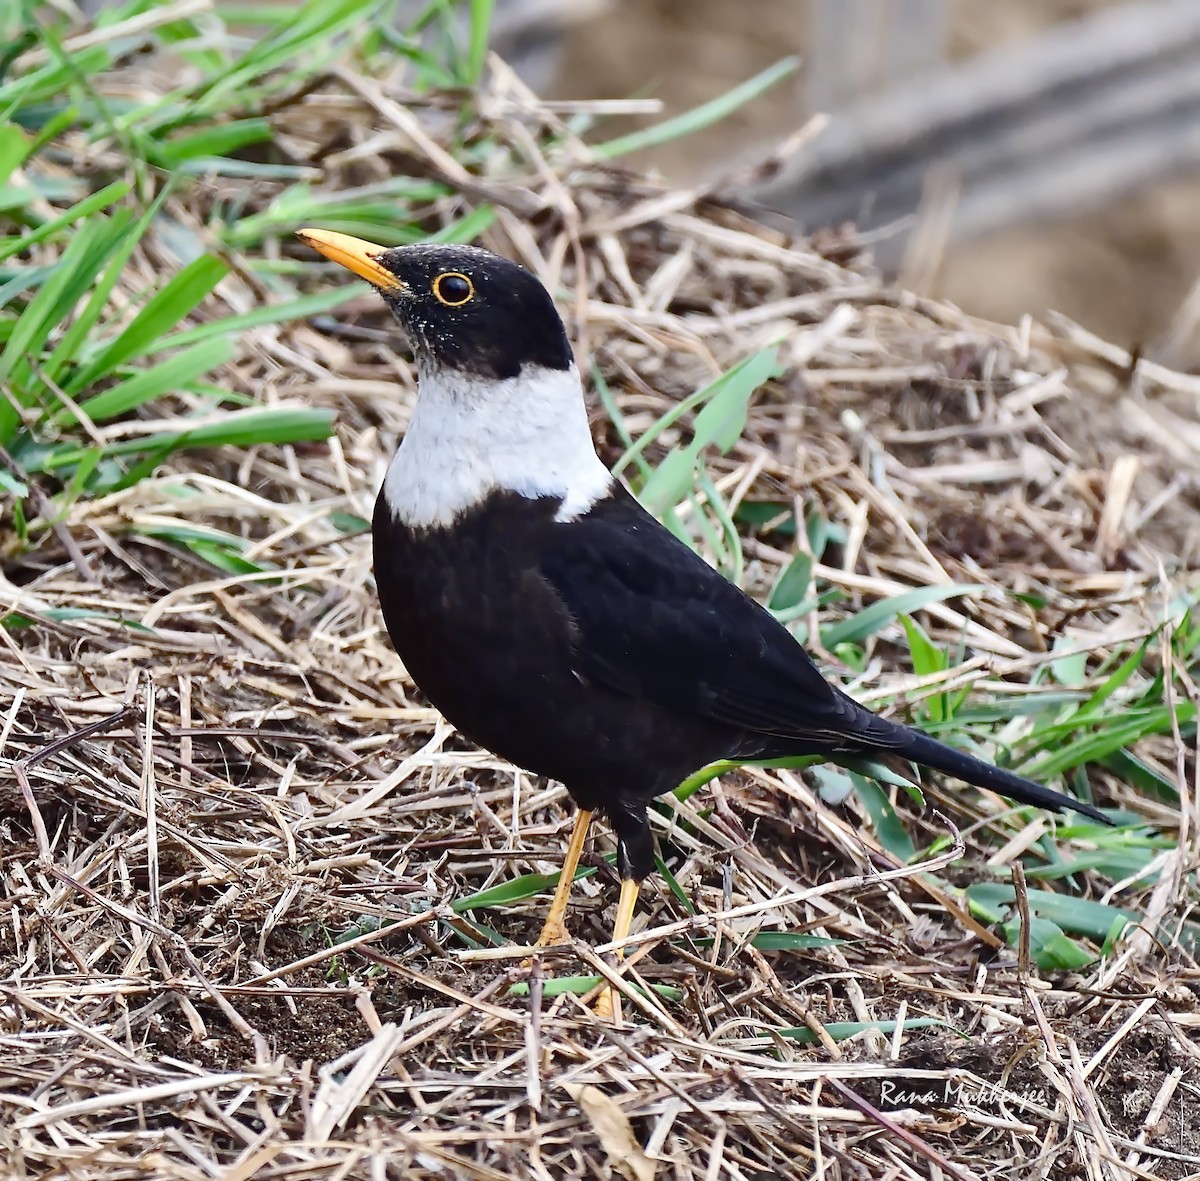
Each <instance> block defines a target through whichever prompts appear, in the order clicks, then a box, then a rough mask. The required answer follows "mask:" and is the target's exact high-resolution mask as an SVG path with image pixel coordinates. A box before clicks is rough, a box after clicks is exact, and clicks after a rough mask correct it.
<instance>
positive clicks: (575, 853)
mask: <svg viewBox="0 0 1200 1181" xmlns="http://www.w3.org/2000/svg"><path fill="white" fill-rule="evenodd" d="M591 822H592V814H591V813H590V812H585V811H583V810H582V809H581V810H580V811H579V812H577V813H576V814H575V827H574V828H573V829H572V830H571V840H570V842H569V843H568V844H567V856H566V859H565V860H564V861H563V867H562V873H561V874H560V875H559V878H558V885H557V886H556V887H555V888H554V897H553V898H552V899H551V900H550V909H549V911H547V913H546V921H545V922H544V923H543V924H542V933H541V934H540V935H539V936H538V941H537V943H536V944H534V946H535V947H554V946H555V945H556V944H559V943H566V942H567V940H568V939H569V938H570V935H568V934H567V924H566V914H567V900H568V899H569V898H570V896H571V883H572V882H573V881H574V880H575V867H576V866H577V865H578V864H579V855H580V854H581V853H582V852H583V843H584V841H585V840H587V833H588V825H589V824H591Z"/></svg>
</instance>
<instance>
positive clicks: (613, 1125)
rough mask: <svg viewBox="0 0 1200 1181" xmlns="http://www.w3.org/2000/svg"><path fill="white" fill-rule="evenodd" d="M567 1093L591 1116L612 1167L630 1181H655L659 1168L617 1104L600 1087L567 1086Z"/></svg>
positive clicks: (571, 1084) (565, 1085)
mask: <svg viewBox="0 0 1200 1181" xmlns="http://www.w3.org/2000/svg"><path fill="white" fill-rule="evenodd" d="M563 1089H564V1090H565V1091H566V1092H567V1094H568V1095H570V1096H571V1098H572V1099H574V1100H575V1102H576V1103H578V1104H579V1108H580V1110H581V1111H582V1112H583V1114H584V1115H586V1116H587V1118H588V1120H589V1122H590V1123H591V1125H592V1127H593V1128H594V1129H595V1132H596V1135H597V1136H598V1137H599V1138H600V1147H601V1148H603V1149H604V1151H605V1152H606V1153H607V1154H608V1159H609V1161H610V1162H611V1164H612V1167H613V1168H614V1169H616V1171H617V1172H618V1173H620V1174H621V1176H622V1177H627V1178H628V1179H629V1181H654V1174H655V1173H656V1172H657V1171H658V1165H657V1164H656V1163H655V1162H654V1161H652V1160H651V1159H650V1158H649V1157H648V1156H647V1155H646V1154H645V1153H644V1152H643V1151H642V1146H641V1145H640V1144H639V1143H638V1142H637V1137H636V1136H634V1134H633V1128H632V1127H630V1124H629V1117H628V1116H627V1115H626V1114H625V1113H624V1112H623V1111H622V1110H621V1108H620V1106H619V1105H618V1104H617V1103H616V1101H615V1100H613V1099H611V1098H610V1097H609V1096H608V1095H606V1094H605V1093H604V1092H603V1091H602V1090H600V1088H599V1087H592V1086H581V1085H580V1084H579V1083H564V1084H563Z"/></svg>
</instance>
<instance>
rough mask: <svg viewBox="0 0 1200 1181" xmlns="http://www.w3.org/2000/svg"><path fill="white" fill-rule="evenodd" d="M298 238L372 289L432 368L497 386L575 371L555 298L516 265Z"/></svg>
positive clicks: (435, 249)
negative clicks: (537, 371)
mask: <svg viewBox="0 0 1200 1181" xmlns="http://www.w3.org/2000/svg"><path fill="white" fill-rule="evenodd" d="M300 237H301V238H302V239H303V240H304V241H305V242H307V243H308V244H309V245H310V246H312V247H313V249H315V250H318V251H320V252H321V253H322V254H323V255H325V257H326V258H329V259H332V260H333V261H334V262H337V263H341V265H342V266H344V267H347V268H349V269H350V270H352V271H353V272H354V273H355V274H356V275H359V276H361V277H362V278H364V279H366V280H367V282H368V283H371V284H372V285H373V286H374V287H375V288H376V289H377V290H378V291H379V293H380V295H382V296H383V298H384V300H385V301H386V302H387V305H388V306H389V307H390V308H391V309H392V311H393V312H394V313H395V314H396V318H397V319H398V320H399V321H400V323H401V324H402V325H403V326H404V329H405V331H406V332H407V333H408V335H409V338H410V340H411V342H412V346H413V348H414V350H415V351H416V353H417V356H418V358H419V359H421V360H423V361H425V362H426V363H428V364H431V365H434V366H437V367H439V368H446V369H457V370H460V371H462V372H464V373H469V374H472V375H474V376H479V377H485V378H492V379H497V378H506V377H516V376H517V375H518V374H519V373H520V372H521V370H522V368H523V367H525V366H532V367H540V368H543V369H568V368H570V366H571V363H572V357H571V346H570V343H569V342H568V340H567V334H566V331H565V330H564V329H563V324H562V320H561V319H560V318H559V315H558V310H557V309H556V308H555V306H554V301H553V300H552V299H551V298H550V293H549V292H548V291H547V290H546V288H545V287H543V286H542V284H541V283H540V282H539V281H538V279H537V278H536V277H535V276H534V275H532V274H530V272H529V271H527V270H525V268H524V267H521V266H518V265H517V264H516V263H515V262H510V261H509V260H508V259H506V258H501V257H500V255H498V254H492V253H491V251H488V250H480V249H479V248H478V247H475V246H431V245H419V246H395V247H392V248H391V249H388V248H387V247H384V246H375V245H372V243H370V242H364V241H362V239H360V238H352V237H350V236H349V235H348V234H337V233H333V232H332V231H329V230H301V231H300Z"/></svg>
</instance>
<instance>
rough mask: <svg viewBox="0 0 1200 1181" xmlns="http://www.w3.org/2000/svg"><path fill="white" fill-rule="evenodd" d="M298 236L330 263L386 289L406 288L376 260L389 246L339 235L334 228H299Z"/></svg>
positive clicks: (397, 289)
mask: <svg viewBox="0 0 1200 1181" xmlns="http://www.w3.org/2000/svg"><path fill="white" fill-rule="evenodd" d="M296 237H297V238H299V239H300V241H301V242H305V243H307V244H308V245H309V246H311V247H312V248H313V249H314V250H315V251H317V253H318V254H323V255H324V256H325V257H326V258H327V259H329V261H330V262H336V263H338V264H339V265H340V266H343V267H345V268H346V269H347V270H349V271H353V272H354V273H355V274H356V275H358V276H359V277H360V278H362V279H366V281H367V282H368V283H372V284H374V285H375V286H376V287H379V288H380V289H382V290H383V291H403V290H404V289H405V286H406V285H405V284H404V283H403V282H402V281H401V280H400V279H397V278H396V276H395V275H393V274H392V272H391V271H389V270H388V269H387V268H386V267H381V266H380V265H379V263H378V262H376V261H375V260H376V259H377V258H378V257H379V256H380V255H381V254H383V253H385V252H386V250H387V247H386V246H376V245H375V243H374V242H364V241H363V240H362V238H352V237H351V236H350V235H349V234H339V233H336V232H335V231H334V230H297V231H296Z"/></svg>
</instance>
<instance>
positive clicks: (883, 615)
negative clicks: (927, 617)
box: [821, 583, 986, 650]
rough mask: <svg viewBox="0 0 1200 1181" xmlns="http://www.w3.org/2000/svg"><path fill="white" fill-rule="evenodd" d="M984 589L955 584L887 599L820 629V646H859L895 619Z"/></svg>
mask: <svg viewBox="0 0 1200 1181" xmlns="http://www.w3.org/2000/svg"><path fill="white" fill-rule="evenodd" d="M985 589H986V588H985V587H982V586H978V585H975V584H973V583H955V584H953V585H951V586H921V587H917V589H916V590H910V591H904V592H903V593H902V594H898V595H893V596H892V597H891V598H890V599H880V600H879V601H878V602H876V603H872V604H871V605H870V606H869V607H864V608H863V610H861V611H860V612H859V613H858V614H857V615H852V616H851V617H850V618H849V619H841V620H839V621H838V622H837V623H831V624H830V625H829V626H828V627H826V628H823V629H822V630H821V643H822V644H823V645H824V646H825V647H826V648H828V649H831V650H832V649H833V648H835V647H837V646H838V645H839V644H859V643H862V641H863V640H865V639H867V638H868V637H870V636H872V635H874V634H875V633H876V632H877V631H879V630H880V629H881V628H884V627H886V626H887V625H888V624H889V623H891V621H892V620H893V619H895V618H896V616H897V615H911V614H912V613H913V612H914V611H920V610H922V609H923V608H925V607H928V606H929V605H930V604H932V603H942V602H945V600H946V599H957V598H960V597H961V596H963V595H974V594H978V593H979V592H980V591H982V590H985Z"/></svg>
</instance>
